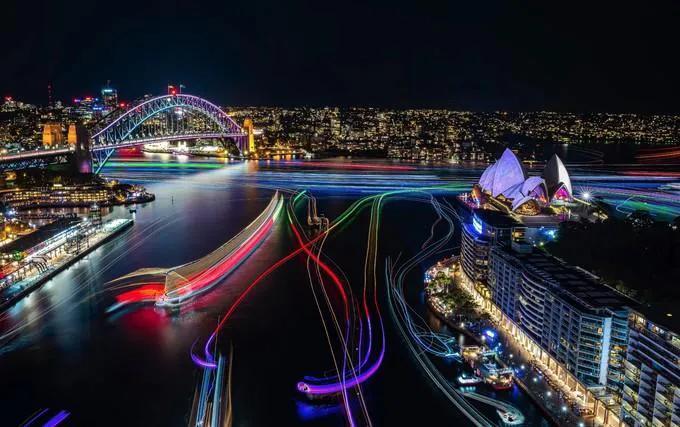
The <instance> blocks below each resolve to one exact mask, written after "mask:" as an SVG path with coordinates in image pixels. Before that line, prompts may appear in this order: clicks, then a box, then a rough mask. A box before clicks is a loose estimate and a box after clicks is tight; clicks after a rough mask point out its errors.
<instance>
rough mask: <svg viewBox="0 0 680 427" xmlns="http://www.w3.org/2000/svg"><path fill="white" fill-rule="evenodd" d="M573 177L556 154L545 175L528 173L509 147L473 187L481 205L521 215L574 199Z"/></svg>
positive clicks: (476, 198)
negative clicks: (488, 205)
mask: <svg viewBox="0 0 680 427" xmlns="http://www.w3.org/2000/svg"><path fill="white" fill-rule="evenodd" d="M572 194H573V193H572V187H571V180H570V179H569V174H568V173H567V169H566V168H565V167H564V164H563V163H562V160H561V159H560V158H559V157H558V156H557V155H555V154H554V155H553V156H552V158H551V159H550V161H549V162H548V163H547V164H546V166H545V169H544V170H543V173H542V175H541V176H528V175H527V173H526V170H525V169H524V167H523V166H522V162H521V161H520V160H519V159H518V158H517V156H516V155H515V153H513V152H512V151H511V150H509V149H507V148H506V149H505V151H504V152H503V155H502V156H501V158H500V159H498V160H497V161H496V163H494V164H492V165H491V166H489V167H488V168H487V169H486V170H485V171H484V173H483V174H482V176H481V178H480V179H479V182H478V183H477V184H475V186H474V187H473V189H472V198H473V200H474V201H475V203H476V204H477V205H478V206H483V205H485V204H490V205H493V206H494V207H496V208H499V209H501V210H507V211H509V212H513V213H516V214H519V215H538V214H540V213H542V212H544V211H545V210H546V209H549V208H552V207H555V206H558V205H563V204H564V202H569V201H571V200H572Z"/></svg>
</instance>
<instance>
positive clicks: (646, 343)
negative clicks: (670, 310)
mask: <svg viewBox="0 0 680 427" xmlns="http://www.w3.org/2000/svg"><path fill="white" fill-rule="evenodd" d="M666 318H667V319H668V320H669V321H670V320H672V318H671V317H668V315H666ZM630 326H631V328H630V340H629V345H628V354H627V357H626V361H625V380H624V386H623V405H622V411H621V415H622V418H623V419H624V420H625V421H626V422H627V423H628V424H629V425H633V426H645V427H646V426H677V425H680V336H679V335H678V334H676V333H674V332H672V331H671V330H670V329H669V328H668V327H666V326H663V325H661V324H659V323H658V322H653V321H651V320H649V319H648V318H646V317H645V316H643V315H641V314H638V313H635V314H634V315H633V316H631V323H630Z"/></svg>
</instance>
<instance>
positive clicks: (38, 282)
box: [0, 219, 134, 313]
mask: <svg viewBox="0 0 680 427" xmlns="http://www.w3.org/2000/svg"><path fill="white" fill-rule="evenodd" d="M132 225H134V220H133V219H127V221H126V222H125V223H124V224H121V225H120V226H119V227H118V228H116V229H114V230H112V231H111V232H110V233H109V234H108V235H107V236H105V237H103V238H101V239H100V240H98V241H96V242H94V243H93V244H92V245H90V246H88V247H87V248H86V249H83V250H82V251H81V252H79V253H77V254H75V255H73V256H71V257H69V258H68V259H67V260H65V261H63V262H62V263H60V264H59V265H58V266H57V267H55V268H54V269H52V270H50V271H48V272H46V273H44V274H43V275H42V276H40V275H39V276H40V277H38V278H36V279H35V281H34V282H33V283H31V284H30V285H29V286H27V287H26V288H24V289H22V290H21V291H20V292H18V293H17V294H15V295H13V296H11V297H10V298H9V299H8V300H7V301H4V302H2V303H0V313H3V312H5V311H6V310H8V309H10V308H12V307H13V306H14V305H15V304H16V303H18V302H19V301H20V300H21V299H22V298H24V297H25V296H27V295H28V294H30V293H31V292H33V291H34V290H36V289H38V288H39V287H41V286H42V285H44V284H45V282H47V281H48V280H50V279H52V278H53V277H54V276H56V275H57V274H59V273H61V272H62V271H64V270H66V269H67V268H68V267H70V266H71V265H73V264H74V263H75V262H76V261H79V260H81V259H82V258H83V257H85V256H86V255H88V254H89V253H90V252H92V251H94V250H95V249H98V248H99V247H101V246H102V245H104V244H105V243H108V242H109V241H110V240H112V239H113V238H114V237H117V236H118V235H120V234H121V233H122V232H123V231H125V230H127V229H129V228H130V227H131V226H132Z"/></svg>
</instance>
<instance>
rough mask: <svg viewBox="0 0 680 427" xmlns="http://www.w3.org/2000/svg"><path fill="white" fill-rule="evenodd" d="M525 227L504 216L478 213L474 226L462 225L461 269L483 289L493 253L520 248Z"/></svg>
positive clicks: (483, 212)
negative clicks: (499, 247) (502, 248)
mask: <svg viewBox="0 0 680 427" xmlns="http://www.w3.org/2000/svg"><path fill="white" fill-rule="evenodd" d="M523 229H524V227H523V226H521V224H519V223H518V222H516V221H514V220H513V219H512V218H510V217H508V216H507V215H505V214H503V213H501V212H495V211H483V210H479V211H477V212H476V213H475V214H474V215H473V217H472V222H471V223H466V224H463V232H462V238H461V247H460V258H461V268H462V269H463V271H465V273H466V274H467V276H468V277H470V278H471V279H473V280H474V281H475V282H476V283H478V284H479V285H480V286H485V284H486V281H487V275H488V271H489V254H490V253H491V249H492V248H493V247H494V246H496V245H500V244H510V243H511V242H512V243H515V244H519V243H520V242H519V240H518V238H519V236H522V235H523V231H522V230H523Z"/></svg>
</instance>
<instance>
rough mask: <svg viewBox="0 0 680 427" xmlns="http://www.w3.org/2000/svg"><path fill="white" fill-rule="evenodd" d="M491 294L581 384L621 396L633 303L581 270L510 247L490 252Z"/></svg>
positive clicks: (505, 311)
mask: <svg viewBox="0 0 680 427" xmlns="http://www.w3.org/2000/svg"><path fill="white" fill-rule="evenodd" d="M489 289H490V291H491V298H492V300H493V301H494V303H495V304H496V305H497V306H498V307H499V308H500V309H501V310H502V311H503V312H504V313H505V314H506V316H508V317H509V318H510V319H512V320H513V321H514V322H515V323H516V324H517V325H519V327H520V328H522V330H524V332H525V333H526V334H527V335H528V336H529V337H530V338H531V339H532V340H534V341H535V342H536V343H538V344H539V345H540V346H541V347H542V348H543V349H544V350H545V351H547V352H548V353H549V354H550V355H551V356H552V357H553V358H554V359H555V360H557V361H558V362H559V363H561V364H562V365H563V366H564V367H565V368H566V369H567V370H568V371H569V372H571V373H572V374H574V376H575V377H576V378H577V379H578V380H579V381H581V382H582V383H583V384H584V385H586V386H587V387H606V389H607V391H608V392H609V393H613V394H614V395H616V396H619V395H620V390H621V388H622V384H623V362H624V359H625V355H626V346H627V340H628V316H629V314H630V311H631V306H633V305H635V303H634V302H633V301H631V300H629V299H628V298H626V297H625V296H623V295H621V294H620V293H618V292H616V291H615V290H613V289H611V288H609V287H607V286H606V285H604V284H602V283H600V282H599V281H598V280H597V278H596V277H594V276H592V275H591V274H589V273H588V272H586V271H584V270H582V269H579V268H576V267H572V266H569V265H567V264H565V263H564V262H562V261H560V260H559V259H557V258H554V257H552V256H549V255H547V254H545V253H542V252H540V251H531V252H526V251H524V252H517V251H515V250H513V249H512V248H511V247H508V246H496V247H494V248H493V249H492V250H491V253H490V260H489Z"/></svg>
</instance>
